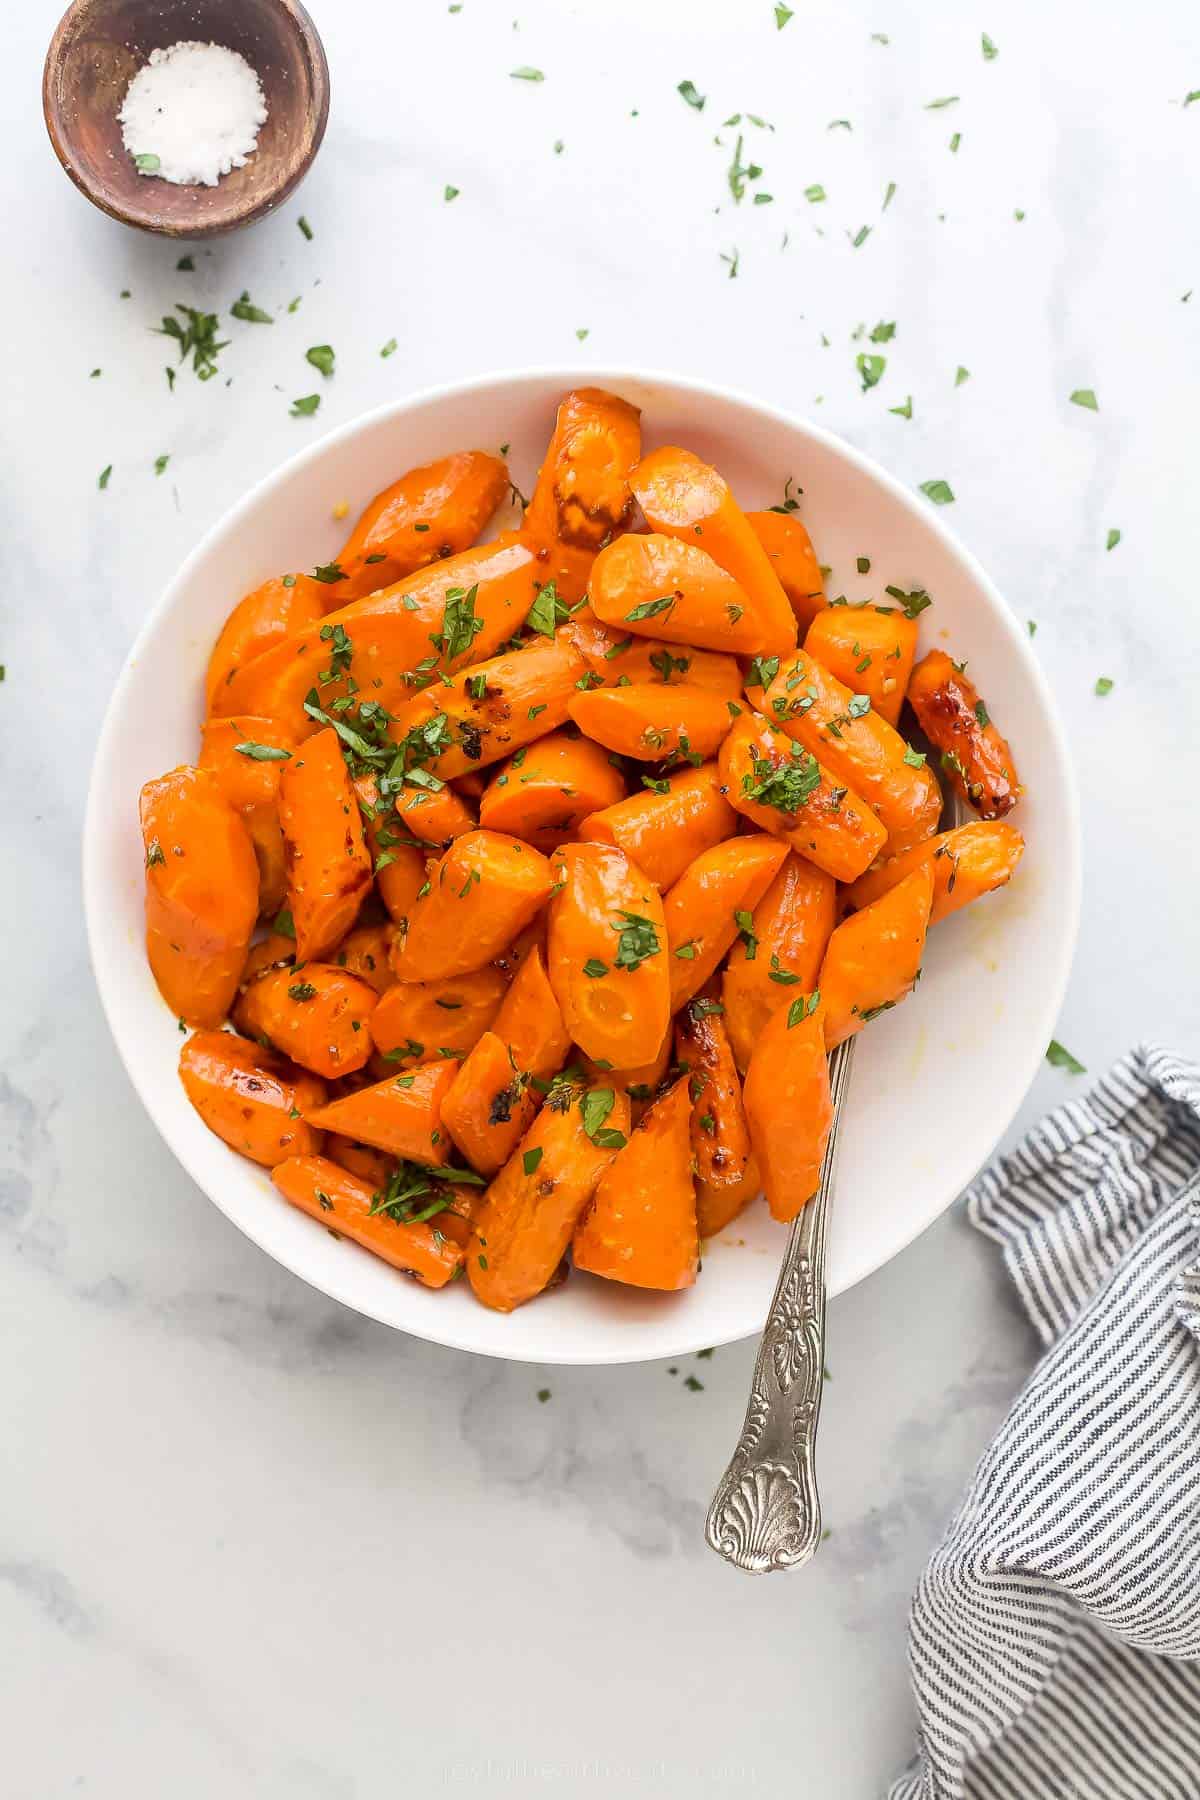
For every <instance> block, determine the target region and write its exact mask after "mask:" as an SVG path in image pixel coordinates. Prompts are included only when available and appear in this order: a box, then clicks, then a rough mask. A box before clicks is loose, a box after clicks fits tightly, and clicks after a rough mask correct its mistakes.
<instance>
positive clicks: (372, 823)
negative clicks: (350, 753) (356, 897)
mask: <svg viewBox="0 0 1200 1800" xmlns="http://www.w3.org/2000/svg"><path fill="white" fill-rule="evenodd" d="M351 785H352V787H353V789H354V793H355V798H356V799H357V801H358V810H359V813H360V814H361V817H362V828H363V836H364V838H365V839H366V843H367V849H368V851H369V852H370V855H371V866H372V868H373V869H374V871H375V885H376V887H377V888H378V890H379V898H380V899H381V900H382V901H383V904H384V906H385V907H386V908H387V912H388V917H389V918H390V919H395V920H397V921H399V920H400V919H406V918H407V917H408V915H409V913H410V912H411V911H412V908H413V904H414V902H415V900H416V898H417V895H418V894H419V893H420V891H421V889H422V888H423V887H424V885H425V878H426V872H427V871H426V863H427V861H428V855H427V852H426V849H425V848H424V845H423V844H421V843H418V842H416V841H415V839H416V836H417V834H416V833H414V832H412V831H411V829H410V827H409V825H408V824H407V822H406V821H404V820H403V819H402V818H401V816H400V814H399V813H398V812H396V811H393V809H392V802H391V800H390V799H387V800H381V799H380V795H379V784H378V781H377V780H376V777H375V776H374V775H373V774H371V773H369V772H368V773H365V774H360V775H356V776H354V778H353V780H352V782H351ZM416 791H417V790H415V789H414V790H413V792H414V793H415V792H416ZM446 791H447V792H448V791H449V790H448V789H447V790H446Z"/></svg>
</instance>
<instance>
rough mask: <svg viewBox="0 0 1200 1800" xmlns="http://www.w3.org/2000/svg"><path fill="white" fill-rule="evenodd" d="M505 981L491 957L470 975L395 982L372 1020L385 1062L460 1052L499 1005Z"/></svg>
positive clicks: (406, 1063)
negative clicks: (492, 962)
mask: <svg viewBox="0 0 1200 1800" xmlns="http://www.w3.org/2000/svg"><path fill="white" fill-rule="evenodd" d="M507 992H508V981H507V979H506V977H505V976H504V974H503V973H502V972H501V970H499V969H497V968H494V967H493V966H492V965H491V964H490V963H489V964H488V965H487V967H486V968H482V969H475V970H473V971H472V972H471V974H469V975H448V976H445V977H444V978H443V979H442V980H440V981H414V982H404V983H397V985H396V986H395V987H391V988H389V989H388V991H387V993H386V994H385V995H384V996H383V999H382V1000H381V1001H380V1002H379V1005H378V1007H377V1008H376V1010H375V1016H374V1017H373V1018H372V1020H371V1036H372V1038H373V1039H374V1041H375V1046H376V1049H377V1050H378V1051H379V1055H380V1057H382V1058H383V1059H384V1060H383V1063H382V1064H381V1065H380V1073H382V1072H383V1070H384V1069H385V1068H386V1067H388V1066H389V1065H399V1066H401V1067H403V1068H406V1069H408V1068H413V1067H415V1066H416V1064H418V1063H423V1062H435V1061H436V1060H437V1059H438V1058H439V1057H456V1058H457V1057H463V1056H466V1055H467V1053H468V1052H469V1051H470V1050H471V1049H472V1048H473V1047H474V1046H475V1045H476V1044H477V1043H478V1042H479V1039H480V1038H481V1037H482V1036H483V1034H484V1032H485V1031H486V1030H487V1029H488V1027H489V1026H490V1025H491V1024H492V1022H493V1020H494V1019H495V1017H496V1014H497V1013H498V1012H499V1010H500V1006H501V1003H502V1001H503V999H504V996H505V994H506V993H507Z"/></svg>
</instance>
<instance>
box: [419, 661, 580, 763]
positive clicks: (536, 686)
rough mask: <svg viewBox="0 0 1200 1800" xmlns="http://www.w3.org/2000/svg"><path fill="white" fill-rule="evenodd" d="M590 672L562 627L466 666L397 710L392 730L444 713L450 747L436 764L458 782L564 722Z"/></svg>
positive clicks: (428, 721) (442, 730) (444, 735)
mask: <svg viewBox="0 0 1200 1800" xmlns="http://www.w3.org/2000/svg"><path fill="white" fill-rule="evenodd" d="M584 672H585V665H584V661H583V658H582V657H581V656H580V654H579V652H578V651H577V650H576V649H575V647H574V645H573V644H572V643H571V640H570V638H569V637H568V636H567V634H566V631H565V630H561V631H557V632H556V633H555V634H554V636H553V637H552V638H538V639H536V641H535V642H534V643H532V644H526V645H525V646H524V647H523V648H522V649H520V650H508V651H505V653H504V654H503V655H502V656H494V657H492V658H491V660H490V661H489V662H481V663H476V664H474V666H473V667H471V668H469V669H464V670H463V671H462V673H461V675H459V676H458V678H457V679H456V680H455V681H454V682H453V684H452V685H451V686H450V687H443V686H441V685H440V684H439V685H438V686H437V687H436V688H431V689H430V690H429V691H428V692H427V693H423V694H419V695H418V696H417V698H416V699H415V700H410V701H409V702H408V704H407V705H406V706H403V707H401V708H400V710H399V711H398V712H397V714H396V721H395V724H394V725H392V726H391V727H390V733H391V735H392V736H393V737H395V738H397V739H399V738H402V737H403V736H404V735H405V733H407V732H409V731H412V730H414V729H416V728H417V727H418V726H422V725H423V726H425V727H426V728H429V727H430V725H431V722H432V721H435V720H437V719H444V720H445V724H444V725H443V726H440V727H435V730H436V731H437V732H438V733H439V734H440V735H439V739H438V741H439V742H444V745H445V747H444V748H443V749H442V750H441V752H440V754H439V755H438V756H437V757H436V758H435V760H434V761H433V762H431V763H430V769H431V772H432V773H434V774H435V775H436V776H437V777H438V778H439V779H440V780H442V781H450V780H455V779H458V778H461V777H462V776H464V775H466V774H468V773H469V772H471V771H472V770H475V769H481V768H484V767H485V766H486V765H487V764H488V763H494V762H499V761H500V760H501V758H502V757H505V756H511V755H513V753H514V752H515V751H518V750H521V749H523V748H524V747H525V746H526V745H527V744H532V743H533V742H534V740H535V739H536V738H540V737H545V736H546V733H547V732H550V731H557V730H558V728H559V726H560V725H565V724H566V722H567V703H568V701H569V700H570V699H571V697H572V696H573V695H574V694H575V692H576V689H577V684H578V682H579V680H580V677H581V676H582V675H583V674H584Z"/></svg>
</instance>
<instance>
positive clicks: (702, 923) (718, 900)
mask: <svg viewBox="0 0 1200 1800" xmlns="http://www.w3.org/2000/svg"><path fill="white" fill-rule="evenodd" d="M787 853H788V847H787V845H786V844H785V843H784V842H783V841H782V840H781V839H780V838H774V837H769V836H768V835H767V833H766V832H754V833H752V834H751V835H750V836H749V837H735V838H727V839H726V840H725V842H724V843H722V844H715V845H714V846H713V848H712V849H711V850H706V851H704V853H703V855H701V856H698V857H697V858H696V860H695V862H693V863H690V864H689V865H688V867H687V868H686V869H685V870H684V872H683V874H682V875H681V876H680V877H679V880H678V881H677V882H676V883H675V885H674V887H673V888H672V889H671V890H670V892H669V893H668V894H667V895H666V897H665V899H664V900H663V916H664V918H665V920H666V927H667V944H668V947H669V949H670V956H669V957H668V959H667V962H668V968H669V970H670V983H671V1011H672V1012H678V1011H679V1008H680V1007H681V1006H682V1005H683V1004H684V1003H685V1001H688V1000H690V999H691V998H692V996H693V995H694V994H698V993H699V992H700V989H701V988H702V987H703V986H704V984H705V982H706V981H707V980H708V978H709V976H710V975H711V974H712V973H713V971H714V970H715V969H716V967H717V964H718V963H719V962H720V960H721V958H722V957H723V956H724V954H725V952H726V951H727V950H728V949H729V947H730V945H731V944H732V943H733V941H734V939H735V938H736V937H737V935H738V930H739V925H740V922H739V920H738V918H737V914H738V913H744V914H745V915H746V916H747V918H748V917H749V915H750V914H751V913H753V911H754V908H755V907H756V906H757V905H758V903H759V901H760V900H761V899H762V897H763V895H764V894H765V893H766V891H767V889H768V888H769V887H770V885H771V881H772V878H773V877H774V874H775V871H776V870H777V869H778V868H779V866H780V864H781V863H782V862H783V860H784V858H785V857H786V856H787Z"/></svg>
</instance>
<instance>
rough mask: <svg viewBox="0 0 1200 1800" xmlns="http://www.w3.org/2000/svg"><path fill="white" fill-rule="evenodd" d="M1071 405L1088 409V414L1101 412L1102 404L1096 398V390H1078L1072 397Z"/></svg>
mask: <svg viewBox="0 0 1200 1800" xmlns="http://www.w3.org/2000/svg"><path fill="white" fill-rule="evenodd" d="M1071 405H1072V406H1083V407H1086V408H1087V410H1088V412H1099V411H1100V402H1099V401H1098V400H1097V398H1096V390H1095V389H1094V388H1076V389H1075V392H1074V393H1073V394H1072V395H1071Z"/></svg>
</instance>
